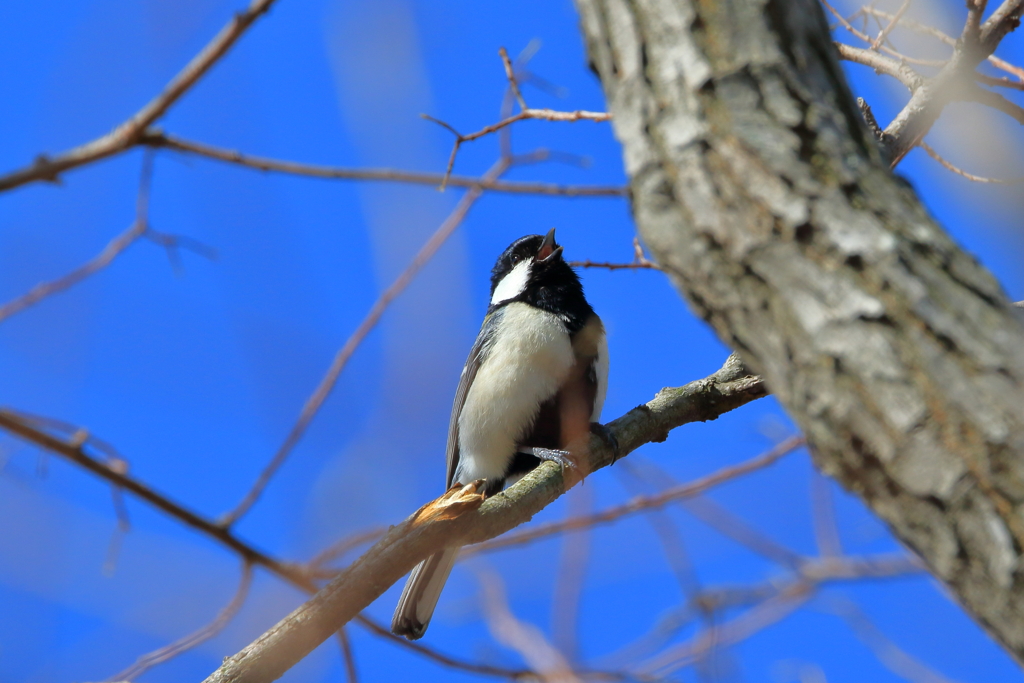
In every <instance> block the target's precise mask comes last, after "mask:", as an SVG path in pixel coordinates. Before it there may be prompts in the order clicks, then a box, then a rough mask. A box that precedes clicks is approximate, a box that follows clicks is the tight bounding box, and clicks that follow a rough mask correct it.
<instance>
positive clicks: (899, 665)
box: [829, 598, 953, 683]
mask: <svg viewBox="0 0 1024 683" xmlns="http://www.w3.org/2000/svg"><path fill="white" fill-rule="evenodd" d="M829 609H830V611H831V612H833V613H834V614H836V615H838V616H839V617H841V618H842V619H843V620H844V621H845V622H846V623H847V625H848V626H849V627H850V630H851V631H853V633H854V634H855V635H856V636H857V637H858V638H859V639H860V640H861V641H862V642H863V643H864V644H865V645H867V646H868V647H869V648H870V649H871V651H872V652H873V653H874V655H875V657H876V658H877V659H878V661H879V662H881V663H882V664H883V665H884V666H885V668H887V669H889V671H892V672H893V673H894V674H896V675H897V676H899V677H900V678H904V679H906V680H907V681H910V682H911V683H953V681H952V679H949V678H946V677H945V676H943V675H942V674H939V673H937V672H936V671H934V670H932V669H931V667H929V666H927V665H926V664H924V663H923V662H922V661H921V660H919V659H917V658H916V657H913V656H911V655H910V654H908V653H907V652H906V651H905V650H903V649H902V648H901V647H900V646H898V645H897V644H896V643H894V642H893V641H892V639H890V638H889V637H888V636H886V635H885V633H883V632H882V630H881V629H879V628H878V627H877V626H875V624H874V623H873V622H872V621H871V620H870V619H869V618H868V616H867V615H866V614H865V613H864V611H863V610H862V609H860V607H858V606H857V605H856V604H855V603H853V602H851V601H850V600H845V599H841V598H833V599H832V600H830V605H829Z"/></svg>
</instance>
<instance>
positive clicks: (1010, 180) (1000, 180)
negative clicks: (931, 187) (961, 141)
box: [917, 140, 1024, 185]
mask: <svg viewBox="0 0 1024 683" xmlns="http://www.w3.org/2000/svg"><path fill="white" fill-rule="evenodd" d="M917 146H918V147H920V148H921V149H923V150H924V151H925V152H927V153H928V156H930V157H931V158H932V159H935V161H937V162H939V163H940V164H942V165H943V166H944V167H945V168H946V169H948V170H950V171H952V172H953V173H956V174H957V175H959V176H963V177H964V178H967V179H968V180H971V181H974V182H976V183H993V184H995V185H1016V184H1018V183H1024V177H1021V178H1005V179H1004V178H985V177H983V176H980V175H974V174H973V173H968V172H967V171H965V170H963V169H962V168H959V167H958V166H954V165H953V164H951V163H950V162H948V161H946V159H944V158H943V157H942V156H940V155H939V153H938V152H936V151H935V150H934V149H933V148H932V147H931V145H929V144H928V143H927V142H925V141H924V140H922V141H920V142H918V143H917Z"/></svg>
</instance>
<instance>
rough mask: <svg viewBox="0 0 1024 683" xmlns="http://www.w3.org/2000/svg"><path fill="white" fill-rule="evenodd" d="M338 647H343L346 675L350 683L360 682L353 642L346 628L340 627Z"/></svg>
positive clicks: (342, 655) (342, 653)
mask: <svg viewBox="0 0 1024 683" xmlns="http://www.w3.org/2000/svg"><path fill="white" fill-rule="evenodd" d="M338 647H340V648H341V657H342V659H343V660H344V662H345V675H346V676H347V678H348V683H359V673H358V672H357V671H356V659H355V655H354V654H353V652H352V643H351V641H350V640H349V637H348V631H347V630H346V629H344V628H339V629H338Z"/></svg>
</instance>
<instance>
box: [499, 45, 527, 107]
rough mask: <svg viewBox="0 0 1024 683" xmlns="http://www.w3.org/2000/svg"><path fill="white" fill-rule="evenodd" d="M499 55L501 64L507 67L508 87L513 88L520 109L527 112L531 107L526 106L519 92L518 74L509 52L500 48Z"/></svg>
mask: <svg viewBox="0 0 1024 683" xmlns="http://www.w3.org/2000/svg"><path fill="white" fill-rule="evenodd" d="M498 54H499V55H500V56H501V63H502V64H504V65H505V77H506V78H508V85H509V87H510V88H512V94H513V95H515V98H516V102H518V103H519V109H520V110H522V111H526V110H527V109H529V107H527V106H526V101H525V100H524V99H523V94H522V93H521V92H519V84H518V83H516V73H515V70H514V69H513V68H512V60H510V59H509V58H508V52H507V51H506V50H505V48H504V47H499V48H498Z"/></svg>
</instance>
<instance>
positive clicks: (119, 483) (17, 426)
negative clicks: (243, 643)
mask: <svg viewBox="0 0 1024 683" xmlns="http://www.w3.org/2000/svg"><path fill="white" fill-rule="evenodd" d="M0 428H2V429H5V430H7V431H8V432H10V433H12V434H15V435H16V436H18V437H20V438H22V439H25V440H27V441H31V442H32V443H34V444H36V445H37V446H40V447H41V448H45V449H46V450H48V451H50V452H51V453H56V454H58V455H61V456H63V457H65V458H67V459H68V460H71V461H72V462H74V463H75V464H77V465H79V466H81V467H83V468H85V469H87V470H88V471H90V472H92V473H93V474H95V475H97V476H99V477H100V478H102V479H103V480H105V481H107V482H109V483H110V484H111V485H113V486H116V487H118V488H121V489H122V490H124V491H127V492H129V493H131V494H132V495H134V496H136V497H137V498H139V499H141V500H143V501H145V502H147V503H149V504H150V505H152V506H154V507H155V508H157V509H158V510H161V511H162V512H164V513H166V514H168V515H170V516H171V517H173V518H175V519H177V520H179V521H180V522H183V523H184V524H186V525H187V526H190V527H192V528H193V529H196V530H197V531H200V532H201V533H203V534H205V535H206V536H209V537H211V538H213V539H214V540H216V541H218V542H219V543H221V544H222V545H224V546H226V547H228V548H230V549H231V550H233V551H234V552H236V553H238V554H239V555H240V556H241V557H242V559H244V560H247V561H249V562H251V563H253V564H258V565H260V566H262V567H266V568H267V569H269V570H271V571H272V572H274V573H276V574H278V575H280V576H282V577H285V578H287V579H288V580H290V581H294V582H296V583H297V584H299V585H305V586H312V584H311V582H309V581H308V580H306V579H305V578H304V577H303V576H302V575H301V574H300V573H299V572H298V571H297V570H296V569H295V567H294V566H291V565H286V564H284V563H282V562H280V561H278V560H276V559H274V558H272V557H270V556H269V555H267V554H266V553H264V552H262V551H260V550H257V549H256V548H255V547H253V546H252V545H249V544H248V543H245V542H244V541H242V540H240V539H239V538H238V537H236V536H235V535H234V534H232V533H231V532H230V531H229V530H227V529H224V528H223V527H220V526H218V525H217V524H214V523H213V522H212V521H210V520H207V519H206V518H204V517H203V516H201V515H199V514H197V513H195V512H193V511H192V510H189V509H188V508H186V507H184V506H183V505H181V504H179V503H176V502H175V501H173V500H171V499H170V498H168V497H166V496H164V495H162V494H160V493H158V492H156V491H154V490H153V489H152V488H150V487H149V486H147V485H146V484H143V483H142V482H140V481H139V480H137V479H134V478H132V477H130V476H128V475H127V474H126V473H124V472H122V471H120V469H119V468H117V467H115V466H111V465H110V464H108V463H105V462H103V461H101V460H99V459H98V458H96V457H94V456H93V455H91V454H89V453H88V452H86V451H85V443H84V442H81V441H77V440H76V439H75V437H74V436H72V437H70V438H67V439H62V438H59V437H56V436H54V435H52V434H50V433H48V432H46V431H44V430H43V429H40V428H38V427H35V426H33V425H32V424H31V423H30V422H29V421H28V420H26V419H25V418H23V417H21V416H20V415H19V414H18V413H16V412H14V411H11V410H7V409H3V408H0Z"/></svg>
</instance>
